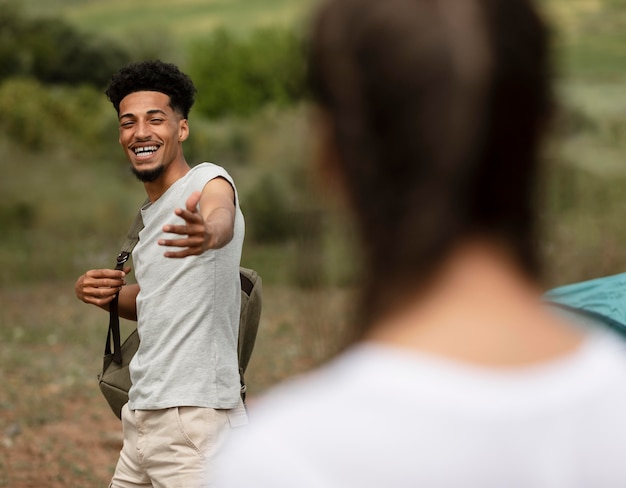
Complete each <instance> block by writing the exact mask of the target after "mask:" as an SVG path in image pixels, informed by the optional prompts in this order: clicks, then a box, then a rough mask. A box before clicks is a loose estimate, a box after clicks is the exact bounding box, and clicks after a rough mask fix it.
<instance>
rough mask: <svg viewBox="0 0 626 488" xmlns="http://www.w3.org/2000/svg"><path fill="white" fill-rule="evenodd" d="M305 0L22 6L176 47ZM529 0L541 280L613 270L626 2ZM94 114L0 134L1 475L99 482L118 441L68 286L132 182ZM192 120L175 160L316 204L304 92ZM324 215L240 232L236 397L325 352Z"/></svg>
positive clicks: (275, 17) (343, 303)
mask: <svg viewBox="0 0 626 488" xmlns="http://www.w3.org/2000/svg"><path fill="white" fill-rule="evenodd" d="M314 1H315V0H292V1H289V0H265V1H261V0H220V1H218V0H213V1H210V0H178V1H176V2H165V1H163V0H153V1H150V2H148V1H144V0H133V1H121V0H107V1H106V2H105V1H98V0H46V1H44V0H22V3H23V5H24V6H25V8H26V9H28V10H27V11H31V12H36V13H37V14H38V15H49V14H55V15H56V14H61V15H62V16H63V17H65V18H66V19H68V20H69V21H70V22H72V23H74V24H75V25H78V26H80V27H81V28H83V29H85V30H88V31H94V32H98V33H102V34H104V35H107V36H111V37H114V38H122V39H128V40H129V42H134V41H132V39H136V38H135V37H134V36H136V35H138V33H140V34H141V35H142V36H144V39H148V41H145V42H149V39H150V36H152V37H151V39H153V40H154V42H165V43H169V40H170V39H171V40H172V43H173V46H170V48H171V49H172V50H173V51H174V53H176V52H177V50H178V49H179V46H182V45H184V44H185V43H186V42H188V41H190V40H191V39H193V38H195V36H198V35H204V34H205V33H206V32H207V31H208V30H211V29H213V28H215V27H217V26H221V25H223V26H226V27H228V28H229V29H234V30H237V31H239V32H241V33H242V34H245V33H246V32H248V31H249V30H250V29H253V28H255V27H257V26H261V25H266V24H268V23H271V24H289V25H292V24H293V23H295V24H296V25H297V24H298V23H299V22H301V19H302V18H303V17H304V15H305V12H306V11H307V9H308V8H309V6H310V5H312V4H313V2H314ZM542 4H543V5H544V6H546V8H547V9H548V11H549V13H550V15H551V16H552V18H553V19H554V21H555V22H556V23H557V26H558V29H557V30H556V34H557V36H556V37H557V42H558V46H559V50H558V61H559V63H558V73H557V75H558V82H557V87H558V95H559V100H560V104H561V106H562V107H563V115H562V117H560V118H559V121H558V124H557V129H556V132H555V134H554V136H553V138H552V140H551V143H550V145H549V150H548V152H547V163H548V167H547V180H546V188H547V192H546V195H547V198H546V201H545V202H544V206H543V208H542V219H543V222H544V225H545V228H546V234H545V238H544V241H543V243H542V244H543V250H544V256H545V258H546V262H547V265H548V266H547V267H548V269H547V271H548V275H547V285H549V286H553V285H557V284H563V283H567V282H572V281H577V280H582V279H586V278H592V277H596V276H601V275H604V274H612V273H617V272H622V271H624V270H626V248H625V246H624V242H626V227H625V226H624V225H623V217H624V215H626V198H624V190H623V189H624V188H625V187H626V163H625V162H624V161H625V159H626V158H625V156H626V34H625V33H626V9H624V8H623V0H605V1H600V0H542ZM145 36H147V37H145ZM179 54H180V53H179ZM181 57H184V56H182V55H181ZM106 110H110V107H108V106H107V108H106ZM105 114H106V115H105V117H104V119H105V120H104V121H103V122H102V124H103V127H104V132H102V135H101V136H99V137H101V138H104V139H105V142H103V144H105V150H98V149H97V148H95V146H94V148H89V149H88V150H85V149H84V148H83V149H80V150H77V149H76V148H75V147H73V141H72V139H73V137H72V133H71V132H70V133H62V132H57V131H55V130H54V129H55V127H47V126H45V127H43V129H42V131H43V133H44V135H47V136H50V137H51V138H52V140H53V141H54V142H55V144H54V145H52V146H49V147H48V146H46V148H47V149H46V150H45V151H43V152H42V151H36V150H34V149H33V148H32V147H16V146H15V145H13V144H11V143H10V142H8V141H7V138H6V136H5V135H1V136H0V155H1V156H2V160H1V162H0V167H1V168H2V170H3V178H2V179H0V194H1V196H2V198H1V200H0V223H1V225H2V232H0V384H1V385H2V387H1V388H0V487H7V488H9V487H10V488H30V487H33V488H40V487H42V486H45V487H47V488H57V487H59V488H60V487H67V486H77V487H78V486H80V487H81V488H92V487H93V488H95V487H101V486H105V485H106V483H107V482H108V477H109V476H110V473H111V470H112V469H113V464H114V462H115V460H116V457H117V452H118V450H119V447H120V446H119V444H120V437H119V422H118V421H117V419H115V417H113V415H112V414H111V413H110V412H109V411H108V407H106V404H105V402H104V400H103V399H102V398H101V396H100V393H99V391H98V389H97V386H96V373H97V372H98V370H99V368H100V361H101V356H102V349H103V341H104V333H105V328H106V323H107V318H106V314H104V313H102V312H101V311H100V310H97V309H95V308H93V307H89V306H86V305H84V304H82V303H80V302H78V300H76V299H75V297H74V295H73V281H74V278H75V277H76V276H77V274H79V273H81V272H82V271H83V270H85V269H87V268H89V267H100V266H110V265H111V261H112V256H114V254H115V253H116V252H117V246H118V244H119V241H120V237H121V235H120V233H123V232H124V231H125V228H126V226H127V224H128V221H129V219H130V218H131V217H132V215H133V213H134V212H135V209H136V207H137V205H138V204H139V203H140V202H141V201H142V200H143V198H144V194H143V189H142V188H141V185H140V184H139V183H137V182H136V181H134V180H133V179H132V178H131V177H129V174H128V172H127V170H126V167H125V163H124V161H123V158H122V156H121V152H120V153H118V152H116V151H117V148H116V147H115V139H116V137H117V136H116V133H115V128H114V127H115V124H114V123H113V125H112V126H110V127H109V126H108V125H107V124H110V120H109V118H107V117H109V116H110V118H111V120H112V118H113V116H112V114H110V113H109V112H105ZM192 115H193V114H192ZM113 122H114V121H113ZM47 123H49V122H47ZM191 128H192V139H191V140H190V141H188V146H187V153H188V156H189V159H190V161H192V162H197V161H200V160H205V159H208V160H211V161H214V162H217V163H221V164H224V165H225V166H226V167H227V168H228V169H229V170H230V171H231V172H232V174H233V176H234V177H235V180H236V181H237V182H238V186H239V190H240V193H241V195H242V202H243V203H244V206H245V203H246V197H247V196H248V195H250V194H251V193H252V192H253V191H254V190H255V187H256V186H257V184H258V182H259V181H261V180H262V177H263V176H264V175H267V174H271V175H275V176H276V178H278V181H279V183H280V185H282V187H284V188H285V193H286V201H287V206H288V207H289V208H290V209H293V208H298V209H299V210H302V208H304V209H305V210H306V209H307V208H306V205H310V206H312V207H315V208H316V209H317V208H319V207H321V205H318V204H319V202H316V201H314V200H313V199H312V198H310V197H308V199H305V200H303V199H302V198H301V196H302V195H301V194H303V193H308V192H309V191H310V190H309V189H308V188H309V186H308V179H307V178H306V175H307V172H306V170H304V169H303V168H305V166H306V162H307V157H308V153H309V147H308V145H307V144H308V135H309V133H308V130H307V125H306V111H305V110H303V109H302V107H296V108H293V109H289V110H283V111H278V110H275V109H272V108H271V107H270V108H268V109H267V110H266V111H263V112H262V113H259V114H256V115H254V116H252V117H250V118H247V119H240V118H235V117H228V118H224V119H220V120H206V119H199V118H195V119H194V118H193V117H192V120H191ZM111 142H112V144H111ZM109 148H110V150H109ZM305 183H306V184H305ZM305 204H306V205H305ZM244 210H245V209H244ZM300 215H301V214H300ZM325 217H326V216H325ZM324 222H326V220H324ZM249 224H252V222H249ZM331 230H332V232H328V233H326V234H325V235H323V236H322V237H321V238H318V239H317V240H313V241H307V240H306V239H299V238H296V239H290V240H288V241H287V242H283V243H278V244H263V245H258V244H253V243H252V242H250V240H249V241H248V242H247V243H246V247H245V248H244V256H243V264H244V265H246V266H250V267H254V268H256V269H257V270H259V271H260V272H261V274H262V276H263V277H264V279H265V297H264V313H263V317H262V323H261V329H260V332H259V338H258V342H257V346H256V350H255V353H254V355H253V359H252V362H251V364H250V367H249V372H248V375H247V379H248V383H249V385H250V391H251V394H252V395H251V398H252V400H251V401H254V397H255V396H256V395H257V394H258V393H261V392H262V391H264V390H265V389H266V388H267V387H269V386H271V385H273V384H274V383H276V382H277V381H279V380H281V379H284V378H286V377H288V376H290V375H292V374H295V373H298V372H302V371H306V370H307V369H309V368H310V367H311V366H313V365H315V364H317V363H319V362H320V361H322V360H324V359H325V358H326V357H328V356H329V355H331V354H332V353H333V352H334V350H335V349H336V348H337V347H338V345H339V344H340V342H341V341H340V337H341V336H342V332H343V331H344V329H345V327H346V324H347V323H348V317H350V313H349V311H350V307H351V306H352V304H353V299H352V292H351V291H350V289H349V287H345V286H339V285H341V284H343V283H346V282H348V283H349V282H350V279H349V278H350V276H351V273H352V269H351V267H350V264H351V263H352V261H353V260H352V259H351V258H352V257H353V256H352V254H351V253H350V249H349V245H345V244H343V241H342V238H343V237H345V231H343V230H342V229H341V225H335V226H334V227H333V226H331ZM312 268H313V269H315V270H317V271H318V272H320V270H321V274H322V278H323V277H324V276H326V275H329V276H332V278H331V279H330V280H327V281H324V280H322V281H321V282H323V283H324V286H317V287H315V286H314V287H301V286H297V285H298V279H299V277H301V276H302V274H303V272H305V271H304V270H306V269H309V270H311V269H312ZM319 278H320V277H319V276H318V277H317V279H319ZM312 282H313V283H315V279H313V280H312ZM310 283H311V281H310V280H309V284H310ZM329 283H330V284H329ZM318 284H319V283H318ZM129 326H130V325H129V324H125V328H126V329H128V328H129Z"/></svg>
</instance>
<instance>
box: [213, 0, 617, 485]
mask: <svg viewBox="0 0 626 488" xmlns="http://www.w3.org/2000/svg"><path fill="white" fill-rule="evenodd" d="M309 46H310V48H311V51H310V57H309V80H310V82H311V88H312V90H311V92H312V95H313V99H314V101H315V102H316V109H317V112H316V115H317V125H316V127H315V129H317V131H316V132H315V134H316V135H317V136H318V141H317V142H318V143H319V144H317V147H318V149H319V153H318V156H319V158H318V163H319V165H320V167H321V169H322V174H323V175H326V176H328V182H327V184H328V185H332V187H333V189H334V190H335V192H334V193H336V194H337V195H338V197H339V201H341V202H342V203H346V204H347V206H348V208H349V211H350V215H351V216H352V218H353V221H354V222H355V224H356V225H355V228H356V231H357V237H358V240H359V242H360V244H361V247H362V253H359V256H362V257H363V271H364V273H363V280H362V283H363V287H362V288H363V289H362V294H361V297H360V300H359V302H358V308H357V309H358V311H359V312H360V314H359V316H358V317H357V322H356V324H355V325H356V330H355V336H356V337H357V339H358V341H357V342H356V343H355V344H354V345H353V346H352V347H350V348H348V349H346V351H345V352H344V353H342V354H341V356H340V357H339V358H337V359H335V360H334V361H332V362H331V363H329V364H328V365H327V366H326V367H324V368H322V369H320V370H318V371H316V372H314V373H311V374H310V375H307V376H305V377H304V378H301V379H300V380H296V381H294V382H292V383H291V384H289V385H286V386H284V387H282V388H279V389H278V390H277V391H276V392H275V393H273V394H270V395H269V396H268V397H267V398H266V399H264V400H258V401H255V406H254V408H255V410H254V415H255V417H254V419H255V420H254V422H253V424H252V425H251V426H250V428H249V429H248V428H247V429H245V431H244V430H243V429H242V431H241V433H240V435H237V436H233V437H232V440H233V443H232V445H231V447H229V448H227V449H225V450H224V451H223V458H222V460H221V462H219V463H218V464H217V465H214V470H213V472H214V473H216V474H217V476H216V485H213V486H218V487H220V488H247V487H251V486H253V487H255V488H291V487H294V486H296V487H298V488H319V487H325V488H326V487H359V488H378V487H381V486H388V487H394V488H413V487H445V488H455V487H464V488H467V487H477V488H478V487H480V488H496V487H497V488H499V487H505V486H506V487H508V488H511V487H516V488H554V487H560V488H562V487H583V486H587V487H591V486H593V487H619V486H626V469H625V468H624V460H623V453H624V452H625V451H626V421H625V420H624V411H625V410H626V388H624V384H625V382H626V353H625V349H626V347H625V344H624V342H623V340H622V339H621V338H620V337H616V336H613V335H612V334H611V333H610V331H608V330H604V329H602V328H601V327H600V326H598V325H597V324H596V326H595V328H594V327H591V328H590V329H589V330H585V329H584V328H583V327H581V326H580V324H578V323H577V320H576V319H574V318H573V317H569V316H566V317H561V316H560V315H557V314H555V313H553V311H552V310H548V309H547V307H546V306H545V305H542V303H541V295H542V286H541V267H540V266H539V261H540V260H539V255H538V250H537V246H536V245H535V242H536V241H535V236H536V235H537V228H538V223H539V222H538V221H539V216H538V212H536V211H535V209H534V207H535V204H536V189H537V188H538V187H539V180H538V177H537V175H538V173H539V171H538V169H539V164H540V161H541V157H540V145H541V142H542V137H543V135H544V129H545V127H546V126H547V124H548V121H549V116H550V111H551V108H552V103H551V97H550V92H551V86H550V84H551V75H550V66H549V63H548V61H549V52H548V36H547V30H546V28H545V26H544V24H543V22H542V20H541V18H540V16H539V15H538V13H537V12H536V10H535V7H534V5H533V2H532V0H464V1H457V0H383V1H381V0H327V1H325V2H323V3H322V4H321V5H320V7H319V13H318V14H317V16H316V18H315V21H314V23H313V31H312V37H311V39H310V42H309ZM241 467H244V468H245V469H241Z"/></svg>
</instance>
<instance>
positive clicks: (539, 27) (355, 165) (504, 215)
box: [309, 0, 551, 328]
mask: <svg viewBox="0 0 626 488" xmlns="http://www.w3.org/2000/svg"><path fill="white" fill-rule="evenodd" d="M309 48H310V49H309V82H310V88H311V91H312V93H313V96H314V99H315V100H316V102H317V103H318V105H320V106H321V107H322V109H324V111H325V112H326V113H327V114H328V115H329V117H328V119H329V120H330V123H331V131H332V137H333V138H334V143H335V146H336V149H337V151H338V156H339V158H338V159H339V165H340V168H339V170H340V175H341V179H342V181H343V183H344V187H345V190H346V192H347V196H348V199H349V202H350V204H351V206H352V210H353V213H354V214H355V216H356V224H357V229H358V231H359V233H360V237H361V239H360V241H361V243H362V244H363V247H364V249H363V250H364V256H365V269H364V273H365V276H364V279H365V288H364V295H363V297H362V302H361V307H360V309H361V311H362V313H363V317H361V319H362V323H363V327H365V328H367V327H368V326H369V325H371V323H372V322H373V321H375V320H376V319H377V318H378V317H379V316H380V315H381V314H382V313H385V312H386V311H388V310H389V308H390V307H392V306H394V304H397V303H398V302H399V301H401V300H404V299H406V298H407V297H408V296H409V295H410V294H412V293H414V292H415V291H416V289H418V288H420V287H421V286H423V285H424V284H425V283H427V281H428V279H429V278H430V277H432V275H433V273H434V272H435V271H436V270H437V269H438V266H440V265H441V264H442V262H443V261H444V260H445V258H446V257H447V256H449V255H450V253H451V252H452V251H453V250H454V248H455V247H456V246H458V245H459V244H460V243H461V242H463V241H464V240H465V239H468V238H471V237H475V236H477V237H486V238H488V239H492V240H496V241H497V242H500V243H501V244H502V245H503V246H506V248H507V249H509V250H510V252H511V255H512V256H513V258H514V259H516V260H517V262H518V263H519V266H520V268H521V269H522V270H523V271H524V273H526V274H527V275H528V276H529V277H530V278H532V279H538V278H539V272H540V266H539V259H538V253H537V250H536V248H535V246H536V237H537V228H536V227H537V222H536V216H535V205H536V188H535V187H536V184H537V181H536V180H537V171H538V152H539V144H540V139H541V134H542V132H543V127H544V125H545V123H546V121H547V118H548V116H549V113H550V109H551V93H550V86H549V78H550V73H549V59H548V57H549V56H548V54H549V53H548V33H547V30H546V28H545V26H544V24H543V23H542V21H541V20H540V18H539V16H538V15H537V14H536V12H535V10H534V9H533V7H532V6H531V3H530V1H528V0H465V1H463V2H458V1H456V0H384V1H381V0H331V1H329V2H328V3H327V4H326V5H325V6H324V7H322V8H321V9H320V11H319V14H318V16H317V17H316V19H315V22H314V24H313V30H312V36H311V39H310V45H309Z"/></svg>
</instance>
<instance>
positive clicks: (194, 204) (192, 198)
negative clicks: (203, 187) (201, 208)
mask: <svg viewBox="0 0 626 488" xmlns="http://www.w3.org/2000/svg"><path fill="white" fill-rule="evenodd" d="M201 195H202V193H200V192H199V191H194V192H193V193H192V194H191V195H189V198H187V201H186V202H185V207H187V210H188V211H189V212H194V213H196V212H197V211H198V203H199V202H200V196H201Z"/></svg>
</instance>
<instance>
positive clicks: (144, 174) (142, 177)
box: [130, 165, 165, 183]
mask: <svg viewBox="0 0 626 488" xmlns="http://www.w3.org/2000/svg"><path fill="white" fill-rule="evenodd" d="M130 170H131V171H132V172H133V174H134V175H135V176H136V177H137V179H138V180H139V181H142V182H144V183H151V182H153V181H155V180H156V179H158V178H159V176H161V175H162V174H163V172H164V171H165V166H163V165H159V166H157V167H156V168H153V169H147V170H144V171H140V170H138V169H137V168H135V167H134V166H131V167H130Z"/></svg>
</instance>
